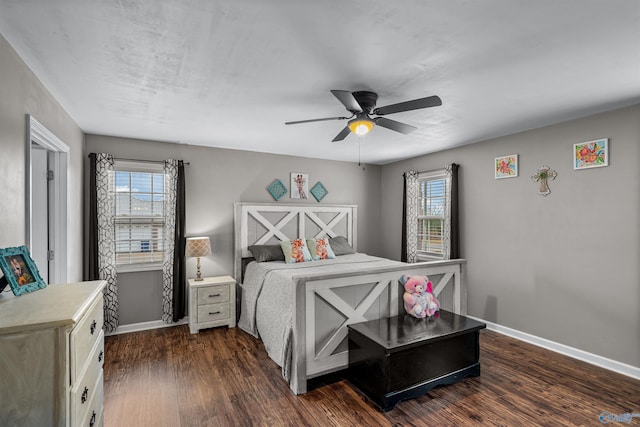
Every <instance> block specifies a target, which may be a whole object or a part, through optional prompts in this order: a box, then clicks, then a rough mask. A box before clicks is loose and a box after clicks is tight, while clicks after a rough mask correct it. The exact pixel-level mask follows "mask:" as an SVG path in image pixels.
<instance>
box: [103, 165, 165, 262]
mask: <svg viewBox="0 0 640 427" xmlns="http://www.w3.org/2000/svg"><path fill="white" fill-rule="evenodd" d="M114 195H115V209H116V215H115V228H116V230H115V236H116V265H117V266H128V265H145V264H146V265H148V264H161V263H162V257H163V251H164V223H165V216H164V201H165V186H164V173H163V166H162V164H161V163H141V162H132V161H116V163H115V188H114Z"/></svg>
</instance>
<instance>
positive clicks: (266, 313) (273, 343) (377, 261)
mask: <svg viewBox="0 0 640 427" xmlns="http://www.w3.org/2000/svg"><path fill="white" fill-rule="evenodd" d="M399 264H402V263H400V262H398V261H391V260H388V259H385V258H378V257H374V256H370V255H365V254H361V253H356V254H351V255H343V256H339V257H337V258H335V259H329V260H322V261H313V262H304V263H298V264H285V263H284V262H262V263H257V262H252V263H250V264H249V265H248V266H247V270H246V272H245V276H244V283H243V284H242V300H241V312H240V320H239V321H238V326H239V327H240V328H241V329H242V330H244V331H246V332H248V333H249V334H251V335H253V336H255V337H259V338H261V339H262V341H263V343H264V346H265V348H266V350H267V353H268V354H269V357H271V358H272V359H273V360H274V361H275V362H276V363H277V364H278V365H279V366H281V367H282V375H283V377H284V378H286V379H287V380H289V379H290V373H291V362H292V348H293V323H294V319H293V311H294V310H293V309H294V307H295V289H296V286H301V284H303V283H304V282H305V281H306V280H308V279H310V278H313V279H320V278H322V277H323V276H329V275H335V274H337V273H345V274H349V273H354V272H356V273H357V272H363V271H367V270H370V269H373V268H378V267H390V266H396V265H399Z"/></svg>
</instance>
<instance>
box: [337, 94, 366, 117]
mask: <svg viewBox="0 0 640 427" xmlns="http://www.w3.org/2000/svg"><path fill="white" fill-rule="evenodd" d="M331 93H332V94H333V95H334V96H335V97H336V98H338V101H340V102H342V105H344V106H345V107H346V108H347V110H349V111H351V112H352V113H362V107H361V106H360V104H358V101H356V99H355V98H354V96H353V94H352V93H351V92H349V91H348V90H332V91H331Z"/></svg>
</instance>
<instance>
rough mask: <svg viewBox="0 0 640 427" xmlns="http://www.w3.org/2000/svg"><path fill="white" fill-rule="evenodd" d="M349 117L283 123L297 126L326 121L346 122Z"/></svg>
mask: <svg viewBox="0 0 640 427" xmlns="http://www.w3.org/2000/svg"><path fill="white" fill-rule="evenodd" d="M348 118H349V117H327V118H324V119H309V120H298V121H295V122H285V125H298V124H300V123H313V122H326V121H328V120H347V119H348Z"/></svg>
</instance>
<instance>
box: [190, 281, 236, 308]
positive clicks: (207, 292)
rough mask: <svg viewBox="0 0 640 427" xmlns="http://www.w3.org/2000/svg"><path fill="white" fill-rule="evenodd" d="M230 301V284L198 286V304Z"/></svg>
mask: <svg viewBox="0 0 640 427" xmlns="http://www.w3.org/2000/svg"><path fill="white" fill-rule="evenodd" d="M227 301H229V285H227V284H225V285H216V286H207V287H206V288H205V287H203V288H198V305H206V304H216V303H221V302H227Z"/></svg>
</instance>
